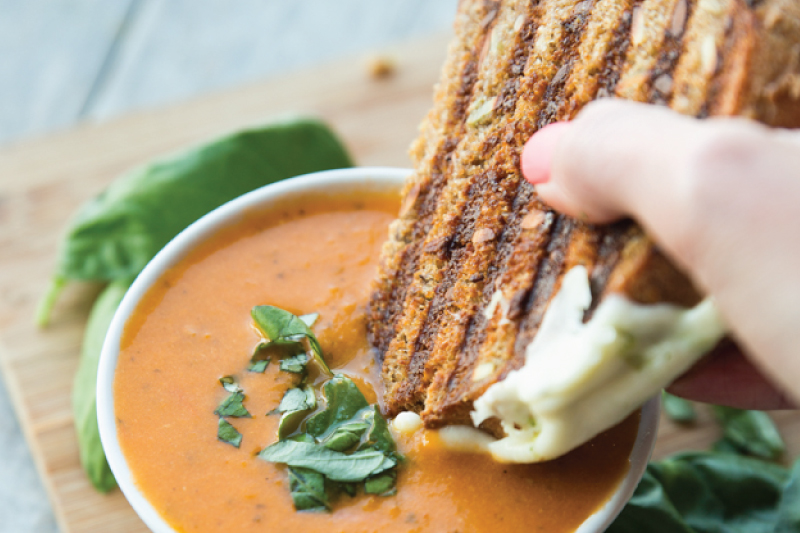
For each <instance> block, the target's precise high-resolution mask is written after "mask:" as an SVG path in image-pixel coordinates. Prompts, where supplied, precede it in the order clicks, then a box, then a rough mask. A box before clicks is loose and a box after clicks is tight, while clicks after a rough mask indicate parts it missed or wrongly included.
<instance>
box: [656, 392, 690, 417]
mask: <svg viewBox="0 0 800 533" xmlns="http://www.w3.org/2000/svg"><path fill="white" fill-rule="evenodd" d="M661 405H663V406H664V412H665V413H666V414H667V416H668V417H669V419H670V420H672V421H674V422H678V423H679V424H690V423H692V422H694V421H695V420H696V419H697V413H696V412H695V409H694V404H693V403H692V402H690V401H689V400H686V399H684V398H680V397H678V396H675V395H672V394H670V393H668V392H667V391H662V394H661Z"/></svg>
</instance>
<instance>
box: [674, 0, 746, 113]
mask: <svg viewBox="0 0 800 533" xmlns="http://www.w3.org/2000/svg"><path fill="white" fill-rule="evenodd" d="M736 5H737V2H736V1H735V0H698V1H697V6H696V7H695V9H694V11H693V13H692V17H691V18H690V19H689V22H688V26H687V29H686V37H685V39H684V46H685V52H684V53H683V54H682V55H681V57H680V59H679V61H678V65H677V66H676V68H675V76H674V77H675V82H674V86H675V88H674V94H673V95H672V99H671V100H670V107H671V108H672V109H674V110H675V111H677V112H679V113H683V114H686V115H693V116H700V115H703V114H706V113H707V111H705V112H704V110H703V107H704V105H705V104H706V102H707V96H708V89H709V84H710V80H711V79H712V78H713V76H714V74H715V73H716V72H718V68H719V66H720V65H719V53H720V50H721V49H722V46H723V44H724V40H725V34H726V28H727V26H728V23H729V21H730V17H731V13H732V12H734V11H735V7H736ZM739 5H741V4H739Z"/></svg>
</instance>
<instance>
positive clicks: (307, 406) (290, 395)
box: [276, 386, 317, 442]
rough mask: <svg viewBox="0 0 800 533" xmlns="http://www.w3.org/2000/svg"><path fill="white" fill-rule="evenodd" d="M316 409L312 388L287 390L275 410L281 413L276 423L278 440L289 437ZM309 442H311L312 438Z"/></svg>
mask: <svg viewBox="0 0 800 533" xmlns="http://www.w3.org/2000/svg"><path fill="white" fill-rule="evenodd" d="M316 407H317V397H316V395H315V394H314V389H313V388H311V387H309V386H305V387H297V388H292V389H289V390H287V391H286V394H284V395H283V398H282V399H281V403H280V405H278V408H277V409H276V411H277V412H279V413H283V414H282V415H281V420H280V422H279V423H278V439H280V440H283V439H285V438H287V437H288V436H289V435H291V433H292V432H293V431H295V430H296V429H297V427H298V426H299V425H300V423H301V422H302V421H303V419H304V418H305V417H306V416H308V414H309V412H310V411H311V410H313V409H315V408H316ZM309 438H311V437H309ZM311 440H312V442H313V438H311Z"/></svg>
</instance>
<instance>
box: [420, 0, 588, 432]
mask: <svg viewBox="0 0 800 533" xmlns="http://www.w3.org/2000/svg"><path fill="white" fill-rule="evenodd" d="M566 4H567V3H566V2H565V3H564V5H566ZM553 5H560V4H558V2H554V3H553ZM591 5H592V2H584V3H579V4H578V5H576V6H572V5H570V7H571V8H572V9H571V10H570V12H569V14H568V15H567V16H566V17H565V18H564V19H563V20H561V19H558V18H556V17H553V18H552V19H551V20H550V21H549V22H548V21H543V23H542V24H543V25H546V28H545V34H544V35H536V36H535V41H534V51H535V50H536V48H537V44H538V45H539V47H540V48H541V42H537V41H539V40H540V39H542V40H544V39H547V38H549V37H550V36H551V35H554V34H555V35H560V38H559V39H560V41H561V46H560V47H559V48H557V49H556V50H555V55H550V57H547V58H546V61H540V64H541V65H542V66H543V67H544V68H545V69H546V70H543V71H542V70H541V69H536V68H535V64H534V69H533V72H532V73H530V75H531V76H533V75H537V77H538V78H540V79H544V80H548V83H547V84H546V85H543V84H540V85H539V86H538V87H536V86H534V94H526V95H525V98H526V99H527V100H529V101H531V100H534V99H535V98H536V97H535V94H536V92H539V91H542V92H544V93H545V94H548V91H549V92H550V94H553V93H554V92H555V90H554V89H551V87H555V86H560V87H563V84H564V81H565V80H564V78H565V77H566V74H565V71H564V70H556V69H553V67H552V65H553V64H554V63H555V64H557V63H559V62H560V63H562V64H566V62H567V61H568V60H569V58H570V57H571V56H572V57H574V49H575V48H577V44H578V43H579V42H580V36H581V33H582V31H583V29H584V27H585V22H586V16H587V14H588V11H589V10H590V8H591ZM551 7H552V6H551ZM547 52H550V51H549V50H547ZM532 59H533V60H534V61H535V60H536V59H537V58H536V57H532ZM519 87H520V88H523V90H524V88H526V87H528V86H527V85H526V84H519ZM536 89H538V91H537V90H536ZM545 100H547V98H545ZM543 111H546V110H543V109H542V108H541V106H539V114H540V115H541V114H542V112H543ZM510 129H511V130H512V131H508V132H507V134H506V135H504V136H503V138H502V141H503V142H504V143H505V144H504V149H505V150H507V152H506V153H505V157H504V158H503V159H505V161H506V163H511V165H510V168H509V170H510V173H509V176H508V177H507V178H506V179H512V180H513V182H512V183H514V184H516V183H517V182H519V180H520V175H519V161H518V155H519V154H518V150H519V148H520V147H521V142H524V140H523V139H522V138H520V136H518V135H517V134H516V131H515V130H516V124H511V125H510ZM517 142H519V143H520V144H517ZM484 161H485V159H484ZM497 165H498V161H496V160H489V162H488V164H487V166H488V167H489V168H493V167H496V166H497ZM481 187H482V191H481V193H482V194H481V195H480V197H481V198H483V201H482V202H481V203H482V204H484V205H491V203H492V202H495V201H499V204H500V207H502V206H507V205H509V204H511V203H512V201H513V198H514V197H515V196H516V194H514V193H515V191H514V187H511V188H509V189H506V190H505V191H504V193H505V194H501V195H500V197H498V196H497V194H496V193H497V190H492V186H491V181H490V180H482V185H481ZM509 193H510V194H509ZM493 207H495V209H488V210H487V214H485V215H484V216H483V217H482V218H481V219H480V221H479V222H478V225H479V226H480V227H487V226H489V227H491V226H498V227H497V228H496V230H497V232H499V231H500V229H502V222H503V218H502V217H497V216H495V215H494V212H495V211H496V208H497V207H498V206H493ZM487 219H488V220H487ZM509 225H513V224H510V223H509V221H508V220H506V222H505V226H506V227H508V226H509ZM492 231H493V232H495V230H494V229H492ZM482 248H484V250H481V247H477V248H475V249H473V253H470V254H469V255H466V256H465V259H467V258H468V259H469V260H470V261H471V264H469V265H468V266H471V267H473V268H476V269H478V270H485V269H486V268H487V267H488V266H489V265H491V264H497V263H496V260H495V261H492V259H493V258H492V257H491V256H490V255H489V254H490V252H491V251H493V249H496V248H494V242H492V243H489V245H487V246H485V247H482ZM459 267H460V268H461V267H463V265H459ZM470 272H471V271H469V272H467V274H469V273H470ZM460 288H461V289H462V290H464V291H467V292H468V297H469V298H474V297H476V296H477V294H476V293H479V292H480V291H479V289H480V287H477V286H474V285H472V284H462V285H461V286H460ZM487 303H488V299H487V298H486V296H485V295H484V298H483V301H482V302H481V303H480V305H477V306H470V307H469V309H465V310H463V311H464V312H468V313H470V314H472V315H473V316H476V314H478V313H479V312H480V311H481V310H482V309H485V307H486V305H487ZM458 326H464V327H465V326H466V323H465V322H464V321H463V320H462V322H461V323H459V324H458ZM469 331H470V329H467V330H466V331H464V329H454V328H452V327H451V325H450V324H448V328H447V333H448V334H449V335H448V336H442V339H441V340H442V343H441V344H442V345H443V347H441V348H439V351H440V352H444V353H442V354H441V355H439V356H438V357H435V360H432V361H431V370H430V371H429V375H430V376H431V377H434V374H436V373H437V372H438V374H441V376H442V377H441V378H440V379H438V380H436V381H434V385H433V386H431V387H430V388H429V390H428V398H427V400H426V402H425V403H426V406H427V408H426V411H423V413H422V415H423V419H425V420H426V423H428V424H430V423H432V421H430V420H427V419H428V415H429V414H431V413H435V412H436V411H437V410H438V408H439V403H440V402H441V401H442V400H443V399H444V397H445V396H444V392H445V391H444V388H445V384H447V387H448V388H451V387H452V386H453V380H452V379H451V377H450V374H451V372H452V370H454V369H455V366H457V368H458V369H459V370H462V369H463V368H464V367H469V366H471V365H467V364H465V361H464V360H463V359H460V360H457V358H456V355H457V352H456V351H455V350H453V349H454V348H457V347H460V346H461V345H462V344H469V343H467V342H466V340H467V339H468V337H469ZM479 351H480V350H479ZM456 361H457V362H458V365H453V364H452V363H455V362H456ZM442 362H447V363H451V364H446V365H444V366H443V367H440V368H436V367H435V366H434V365H439V364H441V363H442ZM473 363H474V361H473ZM467 386H470V383H469V382H468V383H467Z"/></svg>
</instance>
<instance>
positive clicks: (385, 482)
mask: <svg viewBox="0 0 800 533" xmlns="http://www.w3.org/2000/svg"><path fill="white" fill-rule="evenodd" d="M396 483H397V471H396V470H390V471H388V472H383V473H382V474H378V475H377V476H374V477H371V478H369V479H368V480H366V481H365V482H364V492H366V493H367V494H380V495H381V496H392V495H394V494H396V493H397V488H396V487H395V484H396Z"/></svg>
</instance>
